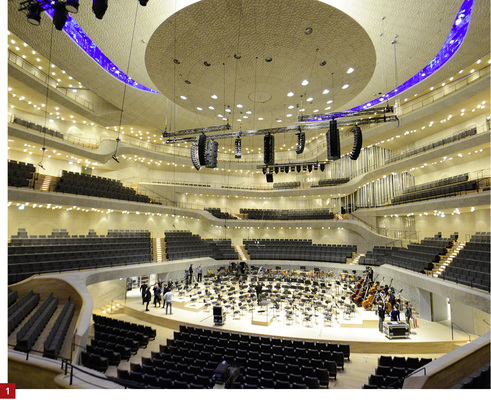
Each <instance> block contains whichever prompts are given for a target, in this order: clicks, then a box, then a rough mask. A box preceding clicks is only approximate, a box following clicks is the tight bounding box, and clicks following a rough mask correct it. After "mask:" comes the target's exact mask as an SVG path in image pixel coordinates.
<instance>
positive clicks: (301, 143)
mask: <svg viewBox="0 0 491 400" xmlns="http://www.w3.org/2000/svg"><path fill="white" fill-rule="evenodd" d="M296 135H297V148H296V149H295V151H296V152H297V154H302V153H303V150H304V149H305V132H302V131H301V130H299V131H298V133H297V134H296Z"/></svg>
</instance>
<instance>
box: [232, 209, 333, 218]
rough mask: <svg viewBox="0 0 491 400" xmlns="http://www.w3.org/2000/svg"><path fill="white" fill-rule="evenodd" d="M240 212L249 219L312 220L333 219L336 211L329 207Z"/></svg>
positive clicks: (246, 210)
mask: <svg viewBox="0 0 491 400" xmlns="http://www.w3.org/2000/svg"><path fill="white" fill-rule="evenodd" d="M239 212H240V214H245V215H247V217H248V219H264V220H286V221H288V220H310V219H333V218H334V213H333V212H332V211H330V210H328V209H311V210H261V209H248V208H241V209H240V211H239Z"/></svg>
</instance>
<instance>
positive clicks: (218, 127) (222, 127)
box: [162, 124, 237, 143]
mask: <svg viewBox="0 0 491 400" xmlns="http://www.w3.org/2000/svg"><path fill="white" fill-rule="evenodd" d="M230 128H231V126H230V124H225V125H216V126H207V127H205V128H194V129H183V130H181V131H173V132H167V131H164V132H162V137H163V138H169V137H172V136H183V135H200V134H202V133H208V132H218V131H227V130H229V129H230ZM234 136H237V135H234ZM210 137H213V136H210ZM194 139H195V138H194V137H193V140H194ZM172 140H175V139H168V140H167V143H174V142H172Z"/></svg>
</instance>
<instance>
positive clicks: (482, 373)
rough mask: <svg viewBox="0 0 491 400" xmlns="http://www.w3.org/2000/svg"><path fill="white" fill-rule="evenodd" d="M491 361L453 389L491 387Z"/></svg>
mask: <svg viewBox="0 0 491 400" xmlns="http://www.w3.org/2000/svg"><path fill="white" fill-rule="evenodd" d="M490 376H491V375H490V373H489V363H487V364H486V365H484V366H483V367H481V368H479V369H478V370H477V371H474V372H473V373H471V374H469V375H468V376H467V377H465V378H464V379H462V380H461V381H460V382H458V383H456V384H455V385H454V386H453V387H452V389H490V388H491V386H490Z"/></svg>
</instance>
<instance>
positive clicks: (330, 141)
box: [326, 119, 341, 160]
mask: <svg viewBox="0 0 491 400" xmlns="http://www.w3.org/2000/svg"><path fill="white" fill-rule="evenodd" d="M326 143H327V159H328V160H339V159H340V158H341V145H340V143H339V129H338V123H337V122H336V120H335V119H333V120H331V121H330V122H329V130H328V131H327V133H326Z"/></svg>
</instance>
